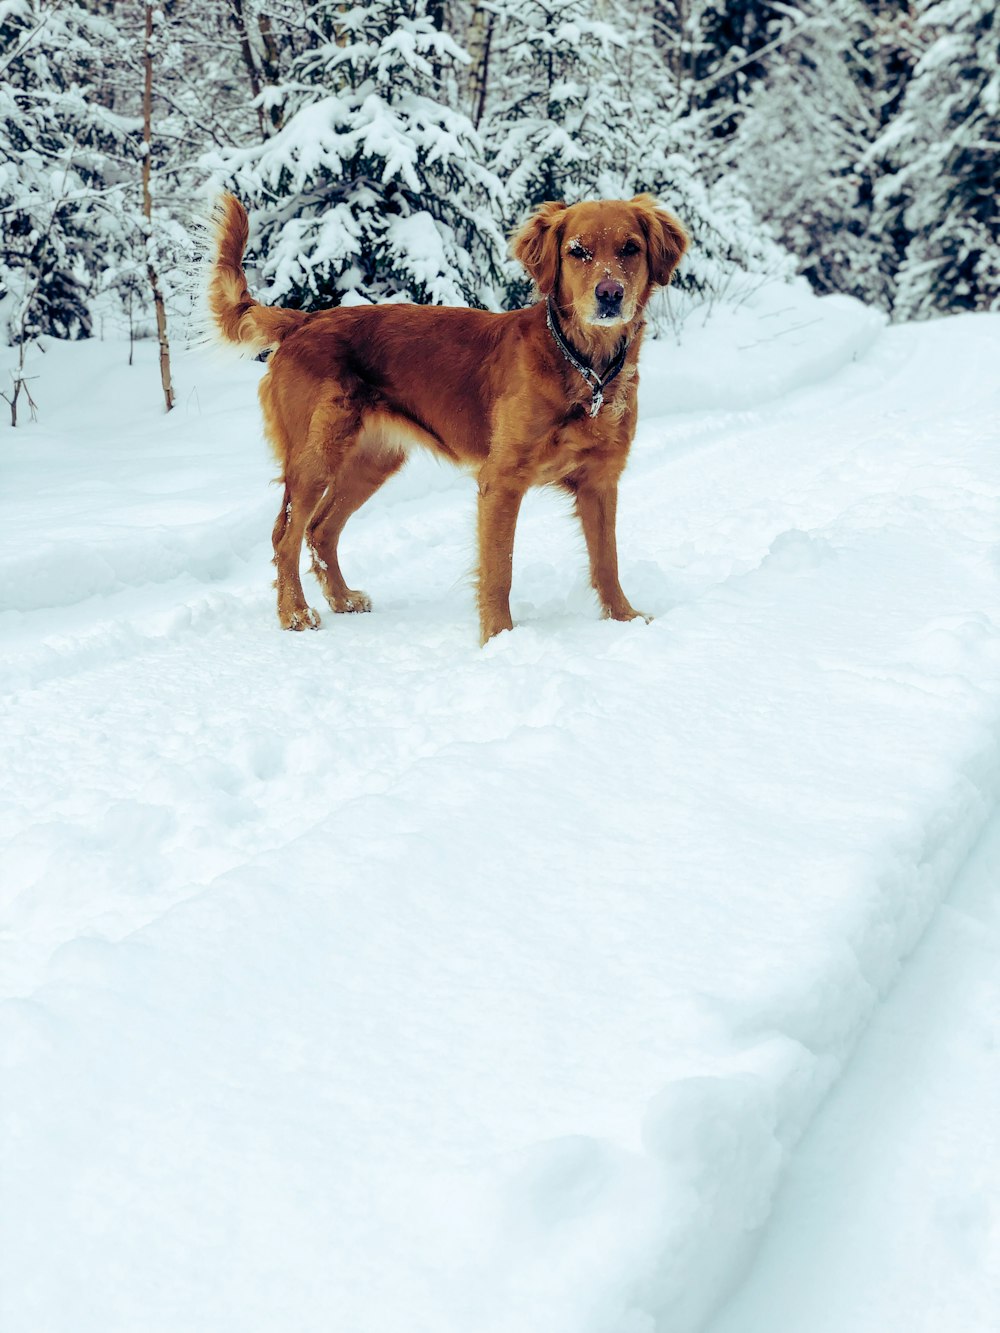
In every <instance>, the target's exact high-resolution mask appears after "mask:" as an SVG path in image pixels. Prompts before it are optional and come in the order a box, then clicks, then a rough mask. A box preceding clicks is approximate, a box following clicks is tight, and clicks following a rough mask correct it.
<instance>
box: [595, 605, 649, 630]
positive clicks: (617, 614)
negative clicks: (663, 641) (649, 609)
mask: <svg viewBox="0 0 1000 1333" xmlns="http://www.w3.org/2000/svg"><path fill="white" fill-rule="evenodd" d="M604 619H605V620H644V621H645V622H646V624H647V625H648V624H649V622H650V621H651V620H652V619H653V617H652V616H651V615H647V613H646V612H645V611H637V610H636V609H635V607H634V606H629V605H628V603H626V604H625V605H624V606H606V607H605V608H604Z"/></svg>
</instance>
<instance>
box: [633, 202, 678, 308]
mask: <svg viewBox="0 0 1000 1333" xmlns="http://www.w3.org/2000/svg"><path fill="white" fill-rule="evenodd" d="M632 207H633V208H634V209H635V211H636V215H637V217H638V220H639V226H640V227H641V228H642V230H643V233H644V234H645V237H646V246H647V255H648V257H649V276H650V278H651V279H652V281H653V282H654V283H656V285H657V286H658V287H665V286H666V285H667V283H668V282H669V281H670V279H671V276H672V275H673V271H674V269H675V268H676V267H677V265H678V264H679V263H680V260H681V256H682V255H683V254H684V251H685V250H686V249H687V248H688V235H687V232H686V231H685V230H684V228H683V227H682V226H681V224H680V223H679V222H678V221H677V219H676V218H675V217H674V216H673V214H672V213H668V212H667V210H666V209H665V208H661V207H660V206H659V204H658V203H657V202H656V200H655V199H654V198H653V196H652V195H651V194H637V195H636V196H635V198H634V199H633V200H632Z"/></svg>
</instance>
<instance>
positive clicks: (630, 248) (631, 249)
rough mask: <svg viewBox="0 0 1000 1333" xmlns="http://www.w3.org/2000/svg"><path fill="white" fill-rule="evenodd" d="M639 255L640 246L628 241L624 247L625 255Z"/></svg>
mask: <svg viewBox="0 0 1000 1333" xmlns="http://www.w3.org/2000/svg"><path fill="white" fill-rule="evenodd" d="M638 253H639V246H638V244H637V243H636V242H635V241H626V242H625V244H624V245H623V246H622V254H623V255H637V254H638Z"/></svg>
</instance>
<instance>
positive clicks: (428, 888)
mask: <svg viewBox="0 0 1000 1333" xmlns="http://www.w3.org/2000/svg"><path fill="white" fill-rule="evenodd" d="M5 355H7V356H8V357H9V355H10V354H9V353H7V354H5ZM125 357H126V349H125V348H124V347H122V346H121V345H117V344H101V343H91V344H82V345H76V346H60V345H55V344H53V345H51V346H50V347H49V350H48V351H47V353H46V354H45V356H44V357H40V358H38V365H37V367H36V368H37V370H38V372H39V378H38V379H37V380H35V381H34V382H33V384H32V390H33V393H34V396H35V397H36V399H37V400H38V402H39V406H40V408H41V418H40V420H39V421H38V423H37V424H34V425H29V426H26V427H25V428H24V429H23V430H21V429H20V428H19V429H18V430H17V431H16V432H14V431H10V430H8V429H4V430H3V431H2V432H0V478H2V489H0V495H2V500H0V503H2V506H3V514H2V529H0V531H2V534H3V536H2V547H0V607H2V610H0V639H2V644H0V685H2V688H3V702H2V708H3V714H2V719H3V721H2V733H0V739H2V747H3V751H2V756H0V757H2V764H0V841H2V852H0V855H2V860H0V864H2V866H3V874H2V884H0V946H2V947H0V976H2V992H0V993H2V995H3V996H5V997H7V998H5V999H4V1001H3V1003H2V1004H0V1116H2V1125H0V1151H2V1154H3V1156H2V1162H0V1328H2V1329H3V1330H4V1333H126V1331H127V1333H177V1330H179V1329H184V1330H185V1333H237V1331H238V1333H256V1331H257V1330H260V1333H264V1330H267V1333H273V1330H275V1329H281V1330H289V1331H290V1330H296V1331H297V1333H298V1331H299V1330H302V1331H303V1333H306V1331H308V1333H312V1331H313V1330H330V1329H336V1330H341V1329H343V1330H347V1329H349V1330H351V1331H352V1333H397V1330H400V1329H403V1328H405V1329H407V1330H410V1331H411V1333H425V1331H426V1333H459V1330H461V1333H471V1331H472V1330H475V1331H476V1333H653V1330H656V1331H657V1333H695V1331H696V1330H703V1329H709V1328H710V1329H711V1330H712V1333H757V1330H761V1331H762V1330H764V1329H767V1330H768V1333H827V1331H829V1333H835V1331H836V1333H840V1330H844V1331H845V1333H846V1330H848V1329H849V1330H851V1333H904V1330H905V1333H912V1330H914V1329H925V1328H926V1329H927V1330H928V1333H929V1331H930V1330H931V1329H932V1328H934V1329H936V1330H937V1329H941V1328H943V1327H944V1326H945V1325H944V1324H943V1323H942V1322H941V1317H940V1316H941V1311H942V1310H946V1309H947V1308H948V1305H947V1301H946V1299H945V1296H944V1295H943V1294H942V1293H943V1292H945V1291H946V1289H947V1285H948V1283H949V1282H950V1281H953V1282H954V1283H955V1284H961V1285H962V1287H963V1296H964V1299H963V1303H962V1305H961V1307H960V1308H961V1310H962V1317H961V1319H960V1320H959V1322H958V1323H957V1324H956V1325H955V1326H956V1327H961V1328H962V1330H963V1333H987V1330H994V1331H995V1329H996V1323H995V1322H994V1323H990V1322H989V1320H990V1319H991V1318H995V1316H994V1315H993V1311H994V1310H995V1308H996V1307H995V1305H994V1303H993V1299H992V1297H993V1294H994V1292H995V1290H996V1282H997V1270H998V1261H997V1255H998V1250H1000V1230H998V1228H1000V1223H998V1219H997V1215H996V1212H995V1208H996V1204H995V1199H996V1193H995V1189H994V1193H993V1196H992V1199H991V1195H990V1184H991V1182H992V1185H993V1186H994V1187H995V1186H996V1185H997V1184H998V1183H1000V1169H998V1165H997V1160H998V1150H997V1140H996V1137H995V1136H996V1133H997V1131H996V1129H995V1125H994V1121H995V1120H996V1116H995V1105H996V1091H997V1074H996V1066H995V1048H994V1049H993V1051H992V1053H990V1051H989V1049H988V1047H989V1043H990V1042H993V1041H995V1039H996V1037H997V1026H996V1022H990V1021H987V1020H986V1019H983V1018H981V1016H979V1015H978V1014H977V1012H976V1011H977V1010H978V1009H979V1008H980V1007H981V1006H982V1005H987V1006H989V1005H993V1006H994V1007H995V1005H996V1000H997V990H996V986H995V984H991V983H990V982H989V976H990V969H991V968H995V967H996V965H997V963H998V962H1000V941H998V937H997V918H996V913H995V910H994V908H993V907H992V906H991V905H990V903H991V897H990V892H991V889H992V888H993V885H994V883H995V878H996V867H997V862H998V853H997V835H996V832H995V824H994V823H993V821H995V820H996V818H997V809H998V797H1000V581H998V573H1000V564H998V553H1000V545H998V532H1000V449H998V445H1000V415H998V408H1000V375H998V367H1000V317H996V316H967V317H962V318H954V319H948V320H942V321H939V322H934V323H929V324H923V325H918V326H910V327H903V328H895V329H885V328H884V327H883V326H882V325H881V323H880V322H879V321H878V320H877V319H876V318H875V317H873V316H872V315H871V314H870V313H869V312H867V311H865V310H864V309H863V308H862V307H861V306H859V305H857V304H856V303H854V302H851V301H849V300H846V299H841V298H828V299H825V300H822V301H820V300H816V299H814V298H812V297H810V296H808V295H807V294H806V293H805V292H804V291H803V289H802V288H801V287H798V288H796V287H792V288H788V287H781V288H777V287H772V288H765V289H763V290H762V291H760V292H758V293H757V294H756V295H755V296H754V297H753V298H752V299H751V300H750V301H748V302H747V303H746V304H745V305H744V306H743V307H741V308H739V309H737V310H730V311H717V312H716V313H715V314H714V315H712V316H711V317H709V318H708V319H707V320H705V319H702V318H701V317H700V316H696V317H694V318H692V319H690V320H689V321H688V323H687V324H686V326H685V332H684V338H683V341H682V345H681V346H679V347H678V346H677V345H676V344H674V343H673V342H671V341H669V340H663V341H660V342H658V343H655V344H653V343H651V344H649V345H648V347H647V351H646V353H645V361H644V368H643V383H642V388H641V391H640V393H641V399H642V404H643V419H642V422H641V424H640V430H639V435H638V437H637V441H636V447H635V451H634V454H633V458H632V462H631V464H630V467H629V470H628V473H627V474H626V481H625V484H624V486H623V493H622V504H621V517H620V525H619V540H620V548H621V555H622V582H623V586H624V587H625V589H626V592H627V593H628V595H629V597H630V598H631V600H632V601H633V603H634V604H635V605H638V606H641V607H642V608H643V609H644V610H646V611H649V612H652V613H653V614H654V615H655V616H656V619H655V620H654V621H653V623H652V624H650V625H648V626H647V625H644V624H642V623H641V622H640V623H633V624H628V625H619V624H614V623H608V622H603V621H600V620H599V619H598V618H597V612H596V608H595V605H594V602H593V599H592V596H591V594H590V592H589V590H588V588H587V583H586V578H585V571H584V559H583V555H582V542H581V540H580V538H579V536H578V534H577V532H576V530H575V527H574V524H573V521H572V520H571V518H570V516H569V515H568V514H567V512H566V508H565V505H564V503H563V502H562V501H561V500H560V498H559V497H558V496H555V495H550V494H548V493H538V494H537V495H534V496H532V497H531V499H530V501H529V503H528V504H527V505H526V507H525V510H524V513H523V517H522V521H521V523H520V526H519V530H518V544H517V550H516V556H515V571H514V597H513V612H514V618H515V620H516V621H518V622H519V627H518V628H517V630H516V631H515V632H514V633H513V634H509V635H503V636H501V637H500V638H499V639H497V640H495V641H494V642H493V643H491V644H490V645H489V646H488V647H487V648H486V649H485V650H482V651H481V650H479V649H478V648H477V647H476V628H475V615H474V609H473V598H472V592H471V587H470V584H469V581H468V578H467V575H468V572H469V569H470V566H471V561H472V550H473V533H474V504H475V501H474V489H473V486H472V484H471V482H470V481H469V480H468V478H464V477H462V476H461V475H459V474H455V473H453V472H450V471H448V470H447V469H445V468H443V467H440V466H438V465H437V464H435V463H433V462H432V461H430V460H427V459H414V460H413V461H412V462H411V464H410V465H409V467H408V469H407V470H406V471H405V472H404V473H403V474H402V475H401V476H400V477H398V478H396V479H394V480H393V481H392V482H391V483H390V484H389V485H388V486H386V487H385V488H384V490H383V491H382V492H380V494H379V496H378V497H377V498H376V499H375V500H374V501H373V502H372V504H371V505H370V506H369V507H368V508H367V509H366V510H365V511H363V512H362V513H361V514H360V515H358V516H357V517H356V518H355V519H354V520H352V524H351V526H350V527H349V528H348V531H347V534H346V536H345V540H344V566H345V573H346V574H347V577H348V579H349V580H352V581H354V582H355V583H356V585H357V586H360V587H363V588H365V589H367V590H368V591H369V592H370V593H371V594H372V597H373V600H374V602H375V608H376V609H375V613H374V614H372V615H371V616H345V617H334V616H332V615H327V616H326V617H325V619H324V625H323V629H322V630H321V631H320V632H319V633H317V634H307V635H288V634H283V633H281V632H280V631H279V629H278V626H277V620H276V618H275V616H274V610H273V604H272V598H273V593H272V591H271V588H270V580H271V573H272V571H271V568H270V565H269V556H270V545H269V538H270V528H271V523H272V521H273V518H274V514H275V512H276V510H277V506H278V503H279V498H280V497H279V493H278V492H277V491H275V489H274V488H272V487H270V486H269V484H268V482H269V478H270V477H271V475H272V473H273V464H272V462H271V460H270V458H269V456H268V453H267V450H266V447H265V446H264V444H263V443H262V441H261V438H260V431H259V424H258V417H257V411H256V402H255V395H254V391H253V386H254V383H255V381H256V379H257V378H258V376H259V375H260V374H261V373H262V369H263V368H262V367H260V366H258V365H255V364H246V363H238V364H236V365H232V364H224V365H223V364H219V363H217V362H213V361H212V360H210V359H206V358H205V357H204V356H203V355H187V356H184V357H180V358H178V363H177V366H176V370H175V375H176V379H177V383H178V390H179V391H178V408H177V410H176V411H175V412H174V413H172V414H171V415H170V416H169V417H165V416H163V415H162V414H161V412H160V407H159V401H158V387H157V377H156V371H155V349H154V348H153V347H152V346H148V345H143V346H140V347H139V349H138V358H137V365H136V366H135V367H133V368H131V369H130V368H128V367H127V365H126V364H125ZM987 830H991V831H989V832H987V834H986V841H984V842H980V839H981V837H982V836H983V835H984V832H985V831H987ZM977 847H978V851H977V850H976V849H977ZM973 881H974V882H973ZM970 885H971V887H970ZM963 895H964V896H963ZM970 902H971V903H973V906H971V907H970V906H969V903H970ZM977 904H978V905H977ZM925 931H926V932H927V933H926V936H925V938H924V940H923V943H922V944H921V945H920V948H919V949H918V951H917V952H916V953H915V954H913V959H912V962H911V963H910V965H909V966H908V967H905V968H903V967H902V965H903V964H904V961H905V960H906V959H907V958H908V956H910V955H911V953H912V951H913V950H914V948H915V946H917V945H918V942H919V941H920V940H921V937H922V936H924V933H925ZM952 945H953V946H954V947H952ZM928 959H930V962H928ZM901 968H902V973H901ZM977 968H978V971H976V970H975V969H977ZM977 978H978V979H977ZM963 1018H965V1019H968V1022H967V1024H966V1025H964V1026H963ZM973 1020H975V1021H973ZM900 1032H902V1033H903V1034H904V1039H903V1040H902V1043H901V1045H902V1049H897V1047H898V1046H899V1044H900V1043H897V1042H896V1041H895V1035H896V1034H899V1033H900ZM953 1033H954V1034H955V1035H954V1037H953ZM925 1037H926V1042H925V1040H924V1038H925ZM831 1090H832V1091H831ZM949 1097H952V1098H953V1099H954V1100H953V1102H952V1103H949V1100H948V1099H949ZM824 1099H826V1101H825V1104H824ZM956 1105H960V1107H961V1113H960V1114H959V1113H957V1112H955V1114H954V1115H952V1117H951V1119H948V1112H949V1107H950V1109H951V1110H952V1111H955V1106H956ZM817 1111H820V1114H819V1115H818V1116H817ZM942 1121H945V1122H947V1123H948V1124H951V1125H952V1126H953V1127H954V1128H953V1129H952V1131H951V1135H952V1139H953V1140H954V1142H952V1144H951V1146H950V1147H949V1145H947V1144H946V1145H945V1146H944V1147H942V1146H941V1140H940V1138H938V1139H936V1140H935V1139H934V1132H935V1130H936V1129H937V1127H938V1126H939V1124H940V1123H941V1122H942ZM810 1126H811V1127H810ZM803 1135H805V1137H803ZM958 1140H961V1142H958ZM977 1141H978V1142H980V1143H982V1144H983V1147H982V1151H981V1152H980V1153H978V1154H973V1152H972V1151H971V1145H973V1144H974V1143H976V1142H977ZM935 1144H936V1145H937V1146H936V1147H935ZM841 1160H842V1161H843V1171H842V1172H841V1171H840V1169H839V1166H840V1161H841ZM974 1160H976V1161H979V1162H980V1163H981V1170H980V1172H979V1174H976V1175H973V1174H971V1166H972V1163H973V1161H974ZM928 1164H930V1166H931V1169H929V1170H928V1169H926V1168H927V1167H928ZM880 1181H881V1184H880ZM876 1207H878V1208H879V1209H880V1211H879V1212H878V1213H877V1214H876V1213H875V1211H874V1210H875V1209H876ZM869 1217H873V1218H874V1221H873V1222H872V1224H871V1225H870V1226H868V1227H867V1229H864V1228H863V1223H865V1222H866V1221H867V1220H868V1218H869ZM921 1219H923V1221H921ZM904 1227H905V1228H906V1239H905V1240H903V1239H901V1238H900V1231H901V1230H902V1229H903V1228H904ZM887 1232H891V1233H892V1234H891V1235H887ZM943 1243H946V1244H947V1246H948V1247H950V1248H949V1249H948V1253H946V1254H944V1255H942V1254H941V1253H940V1249H941V1246H942V1244H943ZM758 1247H759V1248H758ZM931 1250H933V1251H935V1252H934V1254H933V1255H931V1254H930V1251H931ZM949 1255H950V1256H951V1257H950V1258H949ZM932 1259H933V1264H932V1262H931V1261H932ZM911 1276H912V1281H910V1277H911ZM744 1278H745V1279H746V1282H745V1285H743V1286H742V1287H738V1286H737V1284H738V1283H739V1282H740V1281H741V1279H744ZM823 1283H826V1291H827V1294H828V1299H827V1300H826V1301H824V1300H823V1291H824V1287H823ZM990 1284H992V1285H990ZM970 1289H971V1294H970ZM934 1300H936V1301H937V1302H938V1305H937V1311H938V1316H939V1317H938V1320H937V1322H936V1323H935V1322H934V1320H933V1319H932V1318H931V1312H930V1311H931V1306H932V1302H933V1301H934ZM727 1301H728V1305H727V1304H726V1302H727ZM723 1307H725V1308H723ZM817 1311H820V1312H821V1313H822V1315H823V1318H825V1319H826V1322H825V1323H824V1322H822V1319H821V1318H820V1315H819V1314H818V1313H817ZM921 1318H923V1319H924V1322H923V1323H921V1322H919V1320H920V1319H921ZM866 1320H867V1322H866Z"/></svg>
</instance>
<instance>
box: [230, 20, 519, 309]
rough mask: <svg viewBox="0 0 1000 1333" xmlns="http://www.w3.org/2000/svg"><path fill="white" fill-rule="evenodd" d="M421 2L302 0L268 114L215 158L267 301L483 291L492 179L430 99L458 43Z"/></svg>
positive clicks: (489, 252)
mask: <svg viewBox="0 0 1000 1333" xmlns="http://www.w3.org/2000/svg"><path fill="white" fill-rule="evenodd" d="M428 9H429V6H428V4H427V0H369V3H365V4H357V5H354V6H351V7H347V6H345V5H343V4H340V3H329V2H328V0H324V2H322V3H320V4H318V5H316V6H314V8H313V10H312V11H311V14H310V19H309V22H310V25H311V32H312V34H313V39H314V40H313V43H312V45H311V46H310V47H309V48H308V49H307V50H305V51H304V52H303V53H302V54H300V55H299V56H298V57H297V58H296V59H295V60H294V61H293V63H292V66H291V70H290V74H289V82H288V85H287V87H286V89H285V90H284V93H283V120H284V123H283V124H282V127H281V128H280V130H277V131H276V132H275V133H274V134H272V135H271V136H270V137H269V138H268V139H267V140H266V141H265V142H264V143H263V144H255V145H251V146H247V147H244V148H241V149H235V150H229V151H226V152H224V153H222V154H221V155H219V156H218V158H217V159H216V170H217V173H218V179H219V183H220V184H225V185H227V186H228V187H229V188H231V189H233V190H234V191H235V193H237V194H239V195H240V196H241V197H242V198H244V199H245V200H246V202H247V203H248V205H249V208H250V213H251V220H252V223H253V225H254V228H255V230H254V236H253V239H254V243H255V245H256V247H257V248H258V250H259V251H260V252H261V254H262V255H263V257H264V259H263V266H262V268H263V274H264V277H265V279H266V281H267V284H268V286H267V293H266V294H267V297H268V299H269V300H273V301H280V302H282V303H284V304H286V305H292V306H303V305H312V304H314V303H316V302H317V301H321V300H325V301H328V302H329V301H332V302H339V301H343V300H345V299H346V300H358V299H372V300H374V299H380V298H381V299H385V298H391V297H409V298H413V299H416V300H425V301H432V302H446V303H449V302H450V303H454V302H462V301H471V302H472V303H474V304H492V303H494V301H495V290H494V280H495V276H496V274H497V273H498V271H499V264H500V262H501V256H502V237H501V235H500V233H499V231H498V229H497V226H496V223H495V220H494V218H495V213H496V208H495V205H494V203H493V199H494V197H495V195H496V194H497V193H498V189H499V187H498V183H497V181H496V180H495V178H494V177H493V176H491V174H490V173H489V172H488V171H487V170H486V169H485V168H484V167H483V165H482V160H481V158H482V154H481V148H480V143H479V139H478V137H477V135H476V132H475V130H474V129H473V126H472V123H471V121H470V120H469V118H468V117H467V116H466V115H464V114H463V113H461V112H459V111H456V110H453V109H452V108H451V106H449V105H448V104H447V103H446V101H444V100H441V97H442V93H443V92H446V84H447V81H448V80H449V79H450V81H451V88H452V90H454V87H455V86H456V81H455V78H454V76H453V74H452V70H453V68H454V66H455V65H457V64H461V63H463V62H464V60H465V56H464V53H463V51H462V50H461V48H459V47H458V46H457V45H456V43H455V41H454V40H453V39H452V38H451V37H450V36H449V35H448V34H447V33H446V32H443V31H441V30H440V28H439V27H438V26H437V24H436V22H435V15H434V14H433V13H430V12H428ZM453 95H454V94H453Z"/></svg>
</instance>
